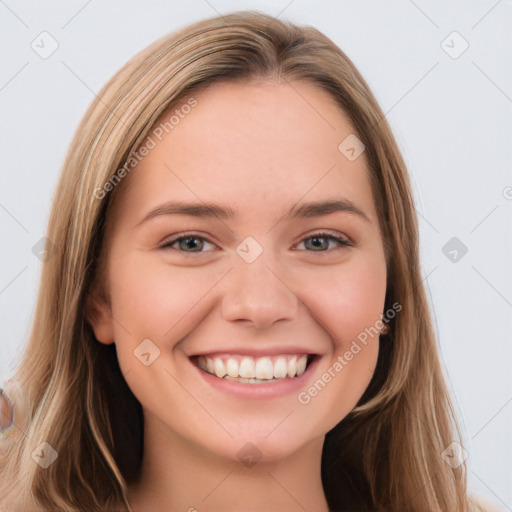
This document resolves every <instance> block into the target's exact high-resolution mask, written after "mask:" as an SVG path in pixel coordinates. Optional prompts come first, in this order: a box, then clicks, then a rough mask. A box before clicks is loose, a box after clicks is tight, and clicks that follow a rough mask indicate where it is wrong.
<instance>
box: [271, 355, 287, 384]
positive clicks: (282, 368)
mask: <svg viewBox="0 0 512 512" xmlns="http://www.w3.org/2000/svg"><path fill="white" fill-rule="evenodd" d="M287 373H288V365H287V364H286V359H285V358H284V357H278V358H277V359H276V362H275V363H274V377H275V378H276V379H284V378H285V377H286V374H287Z"/></svg>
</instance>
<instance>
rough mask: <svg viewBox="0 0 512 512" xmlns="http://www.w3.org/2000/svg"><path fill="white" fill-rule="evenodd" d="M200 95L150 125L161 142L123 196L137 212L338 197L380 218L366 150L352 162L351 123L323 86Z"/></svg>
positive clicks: (264, 85) (229, 87) (251, 87)
mask: <svg viewBox="0 0 512 512" xmlns="http://www.w3.org/2000/svg"><path fill="white" fill-rule="evenodd" d="M193 98H194V99H195V101H196V104H195V106H194V107H193V108H181V107H182V106H183V105H185V104H187V100H188V99H189V98H184V99H183V100H182V101H181V102H178V103H177V104H176V105H175V106H174V107H173V108H172V109H171V111H170V112H167V113H166V114H165V115H163V116H162V117H161V118H160V119H159V121H158V122H157V123H156V125H155V126H154V127H153V129H152V130H151V131H150V132H149V135H150V136H151V137H152V138H153V140H154V142H155V147H154V148H153V149H151V150H150V151H149V154H147V155H146V156H145V157H144V158H143V159H142V161H141V162H140V163H139V164H138V165H137V167H136V168H135V169H134V170H133V171H132V172H131V175H130V176H129V182H130V183H129V186H128V187H127V190H126V192H125V194H126V197H125V198H124V199H123V201H124V202H125V203H129V204H130V205H131V206H137V207H136V208H135V210H137V209H138V207H141V208H142V207H143V206H144V207H146V206H148V207H149V206H153V205H154V204H157V203H158V202H164V201H168V200H170V199H183V200H188V199H190V200H195V201H197V200H214V201H217V202H225V203H227V204H229V205H231V206H233V208H236V209H242V210H243V209H245V210H247V209H249V208H252V209H253V210H254V209H256V210H257V209H258V207H259V206H262V205H265V208H266V209H267V210H268V208H273V206H274V205H275V208H276V213H277V211H278V210H282V206H283V205H284V203H286V205H287V206H288V207H289V206H290V205H291V204H293V203H297V202H298V201H300V200H301V198H302V197H304V198H306V199H307V200H311V201H313V200H321V199H325V198H327V197H334V196H337V195H340V194H341V195H343V196H344V197H348V198H349V199H353V200H354V202H358V203H359V204H360V205H361V207H363V208H365V209H366V210H367V211H368V213H369V216H371V215H373V213H374V211H373V200H372V198H371V191H370V186H369V181H368V176H367V168H366V160H365V156H364V153H363V154H362V155H361V156H360V157H359V158H357V159H356V160H354V161H350V160H349V159H347V157H346V156H345V155H344V154H342V153H341V152H340V150H339V148H338V147H339V145H340V143H341V142H342V141H343V140H345V139H346V138H347V137H348V136H351V135H352V134H354V128H353V126H352V124H351V123H350V121H349V118H348V116H347V115H346V114H345V113H344V112H342V110H341V109H340V108H339V107H338V105H337V104H336V102H335V101H334V99H333V98H332V97H331V96H330V95H329V94H328V93H327V92H325V91H324V90H322V89H320V88H319V87H318V86H315V85H313V84H311V83H307V82H281V83H270V82H259V83H256V82H250V83H236V82H235V83H233V82H222V83H218V84H215V85H213V86H210V87H208V88H207V89H205V90H201V91H199V92H197V93H194V94H193ZM171 116H174V118H173V119H172V121H173V122H172V123H170V122H169V121H170V120H171ZM166 122H167V123H168V124H167V125H165V124H164V123H166ZM157 130H158V131H157ZM155 133H157V134H158V135H159V136H158V137H157V136H155ZM127 212H132V213H133V214H134V215H135V214H136V213H137V214H140V212H134V208H131V207H130V208H128V209H127Z"/></svg>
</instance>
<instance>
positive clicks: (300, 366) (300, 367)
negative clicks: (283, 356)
mask: <svg viewBox="0 0 512 512" xmlns="http://www.w3.org/2000/svg"><path fill="white" fill-rule="evenodd" d="M307 362H308V358H307V356H301V358H300V359H299V360H298V361H297V375H302V374H303V373H304V372H305V371H306V363H307Z"/></svg>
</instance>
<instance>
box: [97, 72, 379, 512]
mask: <svg viewBox="0 0 512 512" xmlns="http://www.w3.org/2000/svg"><path fill="white" fill-rule="evenodd" d="M194 97H195V98H196V99H197V102H198V104H197V106H196V107H195V108H194V109H193V110H192V112H191V113H190V114H188V116H186V118H184V119H183V120H180V123H179V124H178V125H177V126H175V127H174V129H173V130H172V131H171V132H170V133H169V134H168V135H166V136H165V137H164V138H163V139H162V141H161V142H159V143H158V145H157V147H156V148H154V149H153V150H152V151H151V152H150V153H149V154H148V155H147V156H146V157H145V158H144V160H142V162H141V163H140V164H139V165H138V166H137V168H136V169H135V170H134V171H132V173H131V174H130V176H129V177H127V178H125V179H126V180H128V182H127V183H123V185H126V189H125V190H123V195H122V196H121V202H120V207H119V210H118V212H117V215H116V217H115V219H114V220H113V221H112V222H113V223H112V226H111V229H110V231H109V236H108V238H107V243H108V257H107V280H106V282H105V283H104V285H105V290H104V291H105V293H106V295H107V297H109V299H110V307H108V304H106V303H101V301H100V298H99V295H98V301H100V302H98V303H100V304H101V307H100V309H99V314H98V315H97V317H96V318H95V319H94V321H92V322H91V323H92V326H93V329H94V332H95V335H96V338H97V339H98V341H99V342H101V343H105V344H109V343H116V347H117V353H118V358H119V363H120V367H121V370H122V372H123V375H124V377H125V379H126V381H127V383H128V385H129V387H130V388H131V390H132V391H133V393H134V395H135V396H136V397H137V399H138V400H139V401H140V403H141V404H142V407H143V411H144V422H145V431H144V436H145V439H144V442H145V448H144V458H143V464H142V473H141V479H140V481H139V482H138V483H137V485H134V486H133V487H131V488H130V490H129V496H130V500H131V503H132V504H133V507H134V510H135V512H143V511H147V510H151V511H153V512H160V511H162V512H163V511H168V510H183V511H186V510H200V511H218V510H223V511H226V512H229V511H235V510H236V511H239V510H240V507H241V506H242V507H243V510H244V511H249V512H257V511H266V512H269V511H281V512H282V511H299V510H300V511H303V510H304V509H306V510H315V511H319V512H326V511H327V510H328V508H327V502H326V499H325V495H324V492H323V489H322V482H321V477H320V463H321V454H322V446H323V441H324V436H325V434H326V433H327V432H328V431H329V430H330V429H332V428H333V427H334V426H335V425H336V424H337V423H338V422H339V421H340V420H341V419H342V418H344V417H345V416H346V415H347V414H348V413H349V412H350V410H351V409H353V407H354V406H355V405H356V403H357V401H358V400H359V398H360V397H361V396H362V394H363V392H364V390H365V389H366V387H367V386H368V384H369V382H370V380H371V377H372V375H373V372H374V369H375V365H376V361H377V356H378V349H379V346H378V343H379V341H378V336H377V337H375V338H374V339H373V340H372V341H370V342H369V343H368V344H367V345H366V346H363V347H362V350H361V351H360V352H358V353H357V355H355V356H354V357H353V359H352V360H351V361H349V362H348V363H347V364H346V366H344V368H343V370H342V371H340V372H338V373H337V374H336V376H335V378H332V379H331V381H330V382H329V383H328V384H327V385H326V386H325V387H324V388H323V389H322V390H321V392H319V393H318V394H317V395H316V396H315V397H312V398H311V400H310V402H309V403H307V404H306V405H303V404H301V403H299V401H298V399H297V392H293V393H289V394H285V395H283V396H279V397H273V398H269V399H260V400H248V399H241V398H239V397H237V396H232V395H227V394H225V393H222V392H220V391H218V390H217V389H214V388H213V387H212V386H211V385H209V384H208V383H207V382H206V381H205V379H203V378H202V377H201V374H200V372H199V371H198V370H197V368H196V367H195V366H193V364H192V363H191V362H190V359H189V356H190V355H192V354H198V353H201V352H202V353H206V352H211V351H212V350H214V349H222V350H223V351H226V350H228V349H229V350H230V351H231V352H232V353H240V351H241V350H243V349H247V348H249V349H251V350H262V351H264V350H266V349H269V348H272V349H274V348H276V347H278V348H279V347H281V346H282V353H283V354H286V353H290V350H289V348H290V347H291V346H292V345H293V346H294V347H295V346H297V345H298V346H300V347H307V348H308V349H309V351H310V352H311V353H315V354H318V355H319V357H320V358H319V361H318V363H317V366H316V367H315V370H314V372H313V373H311V374H310V375H309V376H308V378H307V384H306V385H305V386H303V388H301V390H304V389H305V390H307V389H308V387H309V386H311V384H313V383H314V382H315V381H317V380H318V379H319V378H320V377H321V376H322V374H324V373H325V372H327V371H328V369H329V368H332V367H333V365H334V364H335V362H336V361H337V360H338V356H343V354H345V352H346V351H347V350H348V348H349V347H350V345H351V343H352V341H353V340H355V339H356V337H357V336H358V334H360V333H361V332H362V331H364V329H365V328H368V327H370V326H373V325H375V322H376V321H377V320H378V319H379V318H380V314H382V313H383V308H384V299H385V292H386V262H385V255H384V249H383V244H382V239H381V235H380V231H379V227H378V221H377V218H376V211H375V205H374V202H373V197H372V193H371V189H370V184H369V181H368V176H367V170H366V161H365V158H364V153H363V154H362V155H361V156H360V157H359V158H357V159H356V160H355V161H349V160H348V159H347V158H346V157H345V156H344V155H343V154H342V153H341V152H340V151H339V150H338V145H339V144H340V142H341V141H342V140H343V139H344V138H345V137H347V136H348V135H349V134H351V133H354V129H353V127H352V126H351V125H350V123H349V121H348V119H347V118H346V116H344V115H343V113H342V112H341V111H340V110H339V109H338V108H337V106H336V105H335V103H334V101H333V99H332V98H331V97H330V96H329V95H328V94H327V93H325V92H324V91H322V90H321V89H319V88H317V87H316V86H314V85H312V84H309V83H299V82H295V83H293V87H291V86H290V85H289V84H287V83H281V84H276V83H261V82H260V83H243V84H242V83H221V84H216V85H214V86H212V87H210V88H208V89H206V90H203V91H200V92H199V93H198V94H195V95H194ZM338 198H344V199H348V200H350V201H351V202H352V203H353V204H354V205H356V206H357V207H358V208H359V209H360V210H362V211H363V212H364V213H365V214H366V216H367V219H364V218H362V217H361V216H358V215H355V214H353V213H347V212H336V213H330V214H325V215H322V216H318V217H311V218H302V219H300V218H299V219H286V218H283V213H284V212H285V211H287V210H288V209H289V208H291V207H292V206H294V205H296V204H297V203H298V202H299V201H300V204H303V203H305V202H313V201H320V200H326V199H338ZM171 200H180V201H186V202H189V201H190V202H200V201H208V202H215V203H218V204H220V205H223V206H224V207H231V208H233V209H234V210H235V211H236V212H237V213H238V217H237V218H234V219H222V220H221V219H219V218H217V217H213V218H208V217H204V218H196V217H193V216H187V215H177V214H174V215H162V216H158V217H155V218H153V219H151V220H149V221H147V222H143V223H142V224H139V223H140V222H141V220H142V219H143V218H144V217H145V215H146V214H147V213H148V212H149V211H150V210H152V209H154V208H155V207H157V206H159V205H161V204H163V203H165V202H167V201H171ZM324 230H327V231H328V232H329V234H331V235H333V236H338V237H340V238H342V239H344V240H349V241H350V242H351V243H352V245H351V246H343V245H341V244H339V243H337V242H335V241H330V242H329V240H328V239H325V238H322V239H321V240H320V249H318V248H315V246H314V244H313V243H312V240H311V237H312V236H313V235H314V234H315V233H318V232H321V231H324ZM180 233H185V234H186V235H191V234H193V235H196V236H201V237H203V239H199V240H196V245H195V246H194V245H193V244H192V248H190V244H189V245H187V244H186V243H185V242H182V244H181V246H180V245H179V242H176V243H175V244H174V245H173V246H171V247H167V248H159V246H160V245H162V244H163V243H164V242H166V240H168V239H169V237H170V235H174V234H180ZM247 236H251V237H253V238H254V239H255V240H256V241H257V242H258V244H259V245H260V246H261V248H262V249H263V252H262V253H261V255H260V256H259V257H258V258H257V259H256V260H255V261H253V262H252V263H248V262H247V261H245V260H244V259H243V258H242V257H240V256H239V254H238V253H237V252H236V249H237V246H239V244H240V243H241V242H242V241H243V240H244V239H245V238H246V237H247ZM313 238H314V237H313ZM193 247H196V249H193ZM315 249H316V250H315ZM145 339H150V340H151V341H152V343H154V345H155V346H157V347H158V349H159V350H160V355H159V356H158V357H157V358H156V359H155V360H154V361H153V362H152V364H150V365H149V366H145V365H144V364H142V363H141V362H140V360H139V359H137V357H135V356H134V350H135V349H136V348H137V347H138V346H139V344H140V343H141V342H142V340H145ZM331 371H332V370H331ZM265 385H266V384H265ZM246 443H252V445H254V446H255V447H257V450H258V451H259V453H260V454H261V459H260V460H258V461H257V463H256V464H255V465H253V466H252V467H248V466H247V465H245V464H243V463H242V462H241V461H240V460H239V458H238V456H237V453H238V452H239V450H240V449H241V448H242V447H243V446H244V445H246ZM252 445H250V446H252ZM253 449H254V448H251V450H253ZM238 498H239V499H238Z"/></svg>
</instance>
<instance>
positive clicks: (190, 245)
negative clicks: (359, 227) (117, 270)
mask: <svg viewBox="0 0 512 512" xmlns="http://www.w3.org/2000/svg"><path fill="white" fill-rule="evenodd" d="M308 241H311V242H312V243H309V244H308V243H307V242H308ZM330 242H335V243H336V244H338V246H341V247H343V246H345V247H350V246H352V244H351V243H350V242H349V241H348V240H345V239H343V238H340V237H336V236H334V235H331V234H329V233H315V234H314V235H310V236H308V237H306V238H303V239H302V240H301V242H300V243H299V244H298V245H300V244H302V243H304V247H306V249H308V250H310V251H311V252H328V250H329V243H330ZM176 244H177V247H178V249H175V250H179V251H180V252H188V253H201V252H207V251H204V250H202V249H204V248H205V246H206V245H207V244H210V245H211V246H212V247H214V250H215V248H218V247H217V246H216V245H215V244H212V243H211V242H209V241H208V240H207V239H206V238H204V237H202V236H199V235H194V234H190V235H181V236H177V237H174V238H171V239H170V240H167V241H166V242H164V243H163V244H162V245H161V246H160V249H174V247H173V246H175V245H176Z"/></svg>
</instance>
